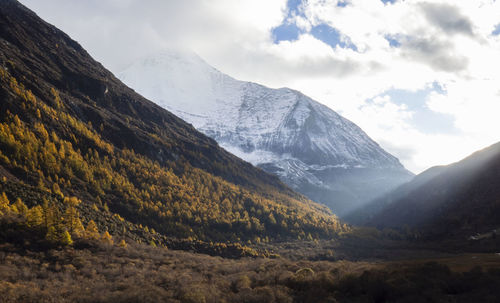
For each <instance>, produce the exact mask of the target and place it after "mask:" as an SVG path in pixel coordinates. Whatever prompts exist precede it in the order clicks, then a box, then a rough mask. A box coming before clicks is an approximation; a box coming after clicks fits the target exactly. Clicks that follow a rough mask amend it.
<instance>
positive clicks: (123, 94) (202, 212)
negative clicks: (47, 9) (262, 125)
mask: <svg viewBox="0 0 500 303" xmlns="http://www.w3.org/2000/svg"><path fill="white" fill-rule="evenodd" d="M0 46H1V48H0V100H1V103H0V113H1V116H0V166H1V167H2V169H1V171H3V172H4V173H3V175H6V176H7V177H8V178H9V180H11V181H16V180H17V181H19V182H25V183H28V184H31V185H35V186H37V187H38V188H39V189H41V190H46V191H48V190H50V191H51V192H52V193H54V194H57V195H61V196H62V195H75V196H77V197H79V198H81V199H82V200H83V202H84V203H86V204H93V203H95V204H96V205H97V206H98V207H99V208H102V209H106V208H107V207H108V206H109V209H110V210H111V212H115V213H117V214H120V215H121V216H122V217H124V218H125V219H126V220H128V221H130V222H132V223H137V224H142V225H144V226H149V227H150V228H151V227H153V228H154V229H156V231H158V232H160V233H163V234H165V235H167V236H174V237H179V238H183V237H193V238H198V239H204V240H217V241H226V240H232V241H240V240H256V241H257V240H259V239H260V238H264V239H283V238H288V237H292V238H297V237H299V238H301V237H306V236H312V237H327V236H331V235H333V234H335V232H336V230H340V229H341V226H340V224H339V222H338V220H337V219H336V218H335V217H334V216H332V215H331V214H330V213H329V212H328V211H327V210H326V208H324V207H322V206H319V205H317V204H315V203H313V202H311V201H309V200H307V199H306V198H304V197H303V196H301V195H299V194H296V193H295V192H293V191H292V190H290V189H289V188H287V187H286V186H285V185H283V184H282V183H281V182H280V181H279V180H278V178H276V177H273V176H271V175H268V174H266V173H264V172H263V171H262V170H260V169H257V168H254V167H253V166H251V165H250V164H248V163H246V162H244V161H242V160H240V159H239V158H237V157H235V156H233V155H231V154H229V153H228V152H226V151H225V150H223V149H221V148H220V147H219V146H218V145H217V144H216V142H215V141H214V140H212V139H210V138H208V137H206V136H205V135H203V134H201V133H199V132H197V131H196V130H195V129H194V128H193V127H192V126H190V125H188V124H187V123H185V122H184V121H182V120H181V119H179V118H177V117H175V116H174V115H172V114H171V113H169V112H168V111H166V110H164V109H162V108H160V107H159V106H157V105H155V104H153V103H152V102H150V101H148V100H146V99H144V98H143V97H141V96H139V95H138V94H136V93H135V92H134V91H133V90H131V89H129V88H128V87H126V86H125V85H123V84H122V83H121V82H120V81H119V80H117V79H116V78H115V77H114V76H113V75H112V74H111V73H110V72H109V71H107V70H106V69H104V68H103V67H102V66H101V65H100V64H99V63H97V62H96V61H94V60H93V59H92V58H91V57H90V56H89V55H88V54H87V53H86V52H85V50H83V49H82V48H81V46H80V45H78V43H76V42H75V41H73V40H71V39H70V38H69V37H68V36H67V35H66V34H64V33H62V32H61V31H59V30H58V29H56V28H55V27H53V26H51V25H49V24H47V23H46V22H44V21H43V20H41V19H40V18H38V17H37V16H36V15H35V14H34V13H33V12H31V11H29V10H28V9H26V8H25V7H24V6H22V5H21V4H19V3H18V2H16V1H13V0H5V1H2V5H1V6H0ZM117 51H119V50H117Z"/></svg>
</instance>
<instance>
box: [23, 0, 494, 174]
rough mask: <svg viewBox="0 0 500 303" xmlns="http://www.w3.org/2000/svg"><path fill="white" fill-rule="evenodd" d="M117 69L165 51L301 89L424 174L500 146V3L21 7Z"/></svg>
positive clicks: (126, 2) (158, 2)
mask: <svg viewBox="0 0 500 303" xmlns="http://www.w3.org/2000/svg"><path fill="white" fill-rule="evenodd" d="M21 2H22V3H23V4H25V5H26V6H28V7H29V8H31V9H32V10H34V11H35V12H36V13H38V14H39V15H40V16H41V17H42V18H44V19H45V20H47V21H48V22H50V23H52V24H54V25H56V26H57V27H59V28H60V29H62V30H63V31H65V32H66V33H68V34H69V35H70V36H71V37H72V38H74V39H76V40H77V41H79V42H80V43H81V44H82V45H83V47H85V48H86V49H87V50H88V51H89V53H90V54H91V55H92V56H94V58H96V59H97V60H98V61H100V62H101V63H103V64H104V65H105V66H106V67H108V68H109V69H110V70H111V71H113V72H115V73H118V72H120V71H121V70H123V69H124V68H125V67H126V66H128V65H129V64H130V63H132V62H133V61H135V60H137V59H139V58H141V57H144V56H146V55H149V54H152V53H154V52H157V51H160V50H161V49H165V48H185V49H189V50H192V51H194V52H196V53H197V54H199V55H200V56H201V57H203V58H204V59H205V60H206V61H207V62H208V63H210V64H211V65H213V66H214V67H216V68H218V69H219V70H221V71H223V72H225V73H227V74H229V75H231V76H233V77H235V78H238V79H241V80H247V81H253V82H258V83H261V84H264V85H267V86H270V87H283V86H286V87H290V88H294V89H298V90H300V91H302V92H303V93H305V94H306V95H309V96H310V97H312V98H314V99H316V100H317V101H319V102H321V103H324V104H326V105H328V106H329V107H331V108H332V109H334V110H335V111H337V112H339V113H340V114H342V115H343V116H345V117H346V118H348V119H350V120H352V121H353V122H355V123H356V124H358V125H359V126H360V127H361V128H363V129H364V130H365V131H366V132H367V133H368V135H370V136H371V137H372V138H373V139H375V140H376V141H377V142H379V144H380V145H381V146H382V147H384V148H385V149H386V150H388V151H389V152H391V153H392V154H394V155H395V156H397V157H398V158H399V159H400V160H401V161H402V162H403V164H404V165H405V166H406V167H407V168H408V169H410V170H412V171H413V172H416V173H418V172H420V171H422V170H424V169H426V168H428V167H430V166H433V165H438V164H448V163H451V162H454V161H457V160H460V159H461V158H463V157H465V156H467V155H468V154H470V153H471V152H473V151H475V150H477V149H480V148H484V147H486V146H488V145H490V144H493V143H495V142H497V141H500V131H499V130H500V1H497V2H495V1H494V0H474V1H471V0H447V1H444V0H443V1H441V0H432V1H419V0H415V1H412V0H407V1H403V0H395V1H394V0H393V1H390V0H385V1H379V0H309V1H301V0H288V1H286V0H213V1H208V0H199V1H197V0H183V1H180V0H179V1H177V0H86V1H81V0H21Z"/></svg>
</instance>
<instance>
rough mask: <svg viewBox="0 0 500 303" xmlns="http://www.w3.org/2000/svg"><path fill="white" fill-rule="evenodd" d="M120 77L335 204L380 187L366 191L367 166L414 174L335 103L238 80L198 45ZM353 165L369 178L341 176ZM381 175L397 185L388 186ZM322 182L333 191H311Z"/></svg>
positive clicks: (344, 205) (398, 177) (337, 207)
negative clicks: (205, 57) (199, 51)
mask: <svg viewBox="0 0 500 303" xmlns="http://www.w3.org/2000/svg"><path fill="white" fill-rule="evenodd" d="M119 77H120V78H121V79H122V80H123V81H124V82H125V83H126V84H128V85H129V86H131V87H133V88H135V89H137V90H138V92H139V93H141V94H143V95H144V96H145V97H147V98H149V99H151V100H153V101H155V102H156V103H157V104H159V105H161V106H162V107H164V108H167V109H169V110H171V111H172V112H174V113H175V114H176V115H178V116H180V117H181V118H183V119H184V120H186V121H188V122H189V123H192V124H193V126H195V127H196V128H197V129H198V130H200V131H201V132H203V133H205V134H206V135H208V136H210V137H212V138H214V139H215V140H216V141H217V142H218V143H219V144H220V145H221V146H223V147H224V148H226V149H227V150H229V151H231V152H232V153H234V154H236V155H237V156H239V157H241V158H242V159H244V160H247V161H249V162H251V163H252V164H254V165H258V166H260V167H262V168H264V169H265V170H267V171H268V172H272V173H274V174H276V175H278V176H279V177H280V178H281V179H282V180H283V181H284V182H286V183H288V184H289V185H291V186H292V187H294V188H295V189H297V190H299V191H301V192H303V193H305V194H306V195H308V194H309V197H310V198H312V199H315V200H319V201H322V202H323V203H325V204H327V205H329V206H330V207H331V208H332V210H334V211H335V212H341V213H342V211H343V210H344V209H348V208H351V207H354V205H355V204H357V203H361V201H362V200H365V199H369V198H371V197H369V196H371V195H372V194H376V195H378V194H379V193H378V192H377V191H376V190H375V191H374V192H373V191H372V192H370V194H366V195H364V194H361V195H360V194H359V188H362V187H364V186H365V185H366V184H368V183H370V180H368V179H367V178H368V177H367V174H368V175H370V177H369V178H372V177H373V178H375V181H374V184H378V185H377V187H381V188H382V189H386V187H392V186H393V185H394V186H396V185H399V184H400V183H402V182H404V181H406V180H408V178H410V177H411V173H409V172H408V171H406V170H405V169H404V167H403V166H402V165H401V163H399V160H398V159H397V158H395V157H394V156H392V155H390V154H389V153H387V152H386V151H384V150H383V149H382V148H381V147H380V146H379V145H378V144H377V143H376V142H375V141H373V140H372V139H371V138H370V137H368V135H366V133H365V132H363V131H362V130H361V129H360V128H359V127H358V126H357V125H355V124H354V123H352V122H351V121H349V120H347V119H345V118H344V117H342V116H340V115H339V114H337V113H336V112H335V111H333V110H331V109H330V108H328V107H327V106H325V105H322V104H320V103H318V102H316V101H314V100H313V99H311V98H309V97H307V96H306V95H304V94H302V93H301V92H299V91H296V90H293V89H290V88H286V87H285V88H280V89H272V88H268V87H265V86H263V85H260V84H257V83H252V82H245V81H239V80H236V79H234V78H232V77H230V76H228V75H226V74H224V73H222V72H220V71H218V70H216V69H215V68H213V67H211V66H210V65H208V64H207V63H206V62H205V61H204V60H203V59H201V58H199V57H198V56H193V54H191V53H187V54H184V53H181V52H171V51H166V52H161V53H159V54H158V55H153V56H152V57H151V56H148V57H146V58H144V59H142V60H139V61H138V62H135V63H134V64H133V65H131V66H130V67H129V68H128V69H126V70H124V71H123V72H122V73H120V74H119ZM346 171H349V174H357V175H360V172H361V175H363V177H362V179H363V181H362V182H361V183H362V184H363V185H360V184H359V181H360V180H358V181H355V180H351V181H349V182H350V183H352V182H354V183H353V184H343V182H344V181H343V180H340V179H339V177H340V175H343V174H345V173H346ZM368 171H370V172H368ZM375 171H376V172H375ZM383 171H386V172H389V171H390V172H391V173H390V174H391V175H393V176H394V177H393V176H390V175H389V174H387V173H383V174H381V172H383ZM393 172H396V173H395V174H393ZM382 175H384V176H382ZM391 178H392V180H390V181H388V180H389V179H391ZM354 179H356V178H354ZM380 180H383V181H382V182H383V183H388V184H390V185H388V184H386V185H384V186H380V184H381V183H377V182H380ZM318 186H319V187H321V188H322V189H323V190H324V191H325V192H324V194H323V197H322V198H320V197H317V196H315V195H314V194H313V195H310V193H311V192H315V191H316V187H318ZM368 186H373V185H368ZM313 188H314V189H313ZM346 193H348V194H347V195H346ZM342 196H343V197H342ZM351 203H352V204H353V205H348V204H351Z"/></svg>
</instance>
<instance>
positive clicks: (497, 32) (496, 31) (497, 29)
mask: <svg viewBox="0 0 500 303" xmlns="http://www.w3.org/2000/svg"><path fill="white" fill-rule="evenodd" d="M491 34H492V35H495V36H498V35H500V24H497V25H496V26H495V29H494V30H493V31H492V32H491Z"/></svg>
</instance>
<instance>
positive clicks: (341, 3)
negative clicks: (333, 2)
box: [337, 0, 349, 7]
mask: <svg viewBox="0 0 500 303" xmlns="http://www.w3.org/2000/svg"><path fill="white" fill-rule="evenodd" d="M347 4H349V2H347V0H339V1H338V2H337V6H338V7H346V6H347Z"/></svg>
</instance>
